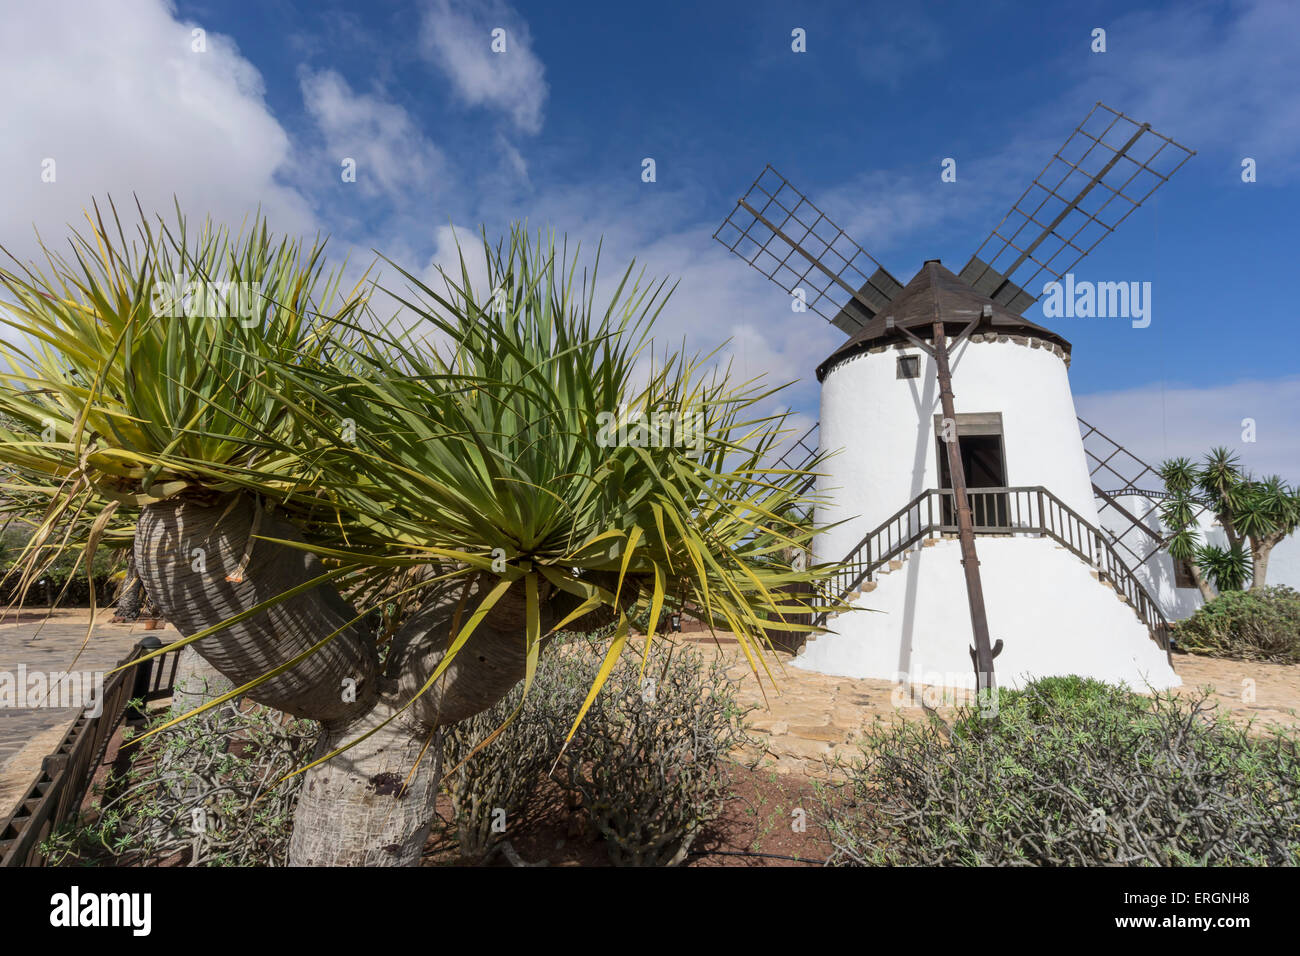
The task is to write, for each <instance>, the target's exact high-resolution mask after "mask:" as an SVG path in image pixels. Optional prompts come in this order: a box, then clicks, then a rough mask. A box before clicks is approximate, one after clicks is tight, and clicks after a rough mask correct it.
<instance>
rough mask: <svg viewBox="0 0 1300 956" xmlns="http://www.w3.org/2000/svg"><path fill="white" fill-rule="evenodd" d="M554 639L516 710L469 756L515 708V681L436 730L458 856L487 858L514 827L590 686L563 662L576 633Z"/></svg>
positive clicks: (518, 689)
mask: <svg viewBox="0 0 1300 956" xmlns="http://www.w3.org/2000/svg"><path fill="white" fill-rule="evenodd" d="M560 638H567V640H565V641H564V643H563V644H562V645H561V646H559V647H552V648H551V649H550V651H549V652H548V653H547V654H545V655H543V657H542V658H541V661H540V662H539V664H538V668H537V674H536V676H535V677H534V679H533V686H532V687H531V688H530V689H529V692H528V697H527V699H526V700H525V701H524V707H523V710H522V711H520V713H519V715H518V717H516V718H515V719H514V720H513V721H512V722H511V723H509V724H508V725H506V727H505V729H504V730H502V731H501V733H500V734H499V735H498V736H497V737H496V739H494V740H493V741H492V742H491V743H489V744H488V745H487V746H485V747H484V748H483V749H482V750H480V751H478V753H475V754H474V755H473V756H472V757H470V756H469V754H470V753H472V752H473V751H474V748H475V747H477V746H478V745H479V744H480V743H482V742H483V741H484V740H486V739H487V738H488V736H489V735H490V734H492V733H493V732H494V731H496V730H497V729H498V728H500V727H501V725H502V724H503V723H505V721H506V720H508V719H509V718H510V716H511V715H512V714H514V712H515V709H516V708H517V707H518V706H519V699H520V696H521V695H522V693H523V688H522V685H521V686H520V687H516V688H515V689H514V690H513V691H512V692H511V693H509V694H507V695H506V697H505V698H504V699H503V700H501V701H499V702H498V703H497V704H496V705H495V706H494V707H491V708H489V709H488V710H485V711H483V712H482V713H480V714H476V715H475V716H473V717H470V718H469V719H468V720H463V721H461V722H460V723H457V724H452V725H451V726H449V727H446V728H444V729H443V773H444V774H450V776H449V777H448V779H447V790H448V793H449V795H450V797H451V809H452V817H453V820H454V822H455V826H456V834H457V843H458V849H459V850H460V854H461V856H462V857H464V858H465V859H468V860H473V861H475V862H480V863H483V862H486V861H487V860H489V859H490V858H491V857H492V856H493V854H494V853H495V852H496V851H497V850H498V849H499V848H500V847H501V845H502V844H503V843H505V841H506V840H507V839H508V837H509V834H510V833H511V832H517V831H516V826H517V823H518V821H519V820H520V818H521V816H522V813H523V810H524V807H525V806H526V805H527V803H528V800H529V798H530V796H531V795H532V794H533V793H534V791H535V790H536V789H537V786H538V784H539V783H540V782H541V781H542V780H543V779H544V778H545V777H546V775H547V773H549V772H550V769H551V766H552V765H553V764H554V763H555V760H556V758H557V757H558V756H559V754H560V748H561V746H562V745H563V743H564V735H565V734H566V733H567V732H568V729H569V728H568V725H567V724H565V723H564V721H565V720H566V719H567V720H569V721H572V719H573V717H574V716H575V715H576V714H577V713H578V709H579V707H581V705H582V701H583V698H585V697H586V695H587V689H588V686H589V685H588V684H584V683H580V682H579V680H578V669H577V668H575V667H572V666H566V661H565V659H566V658H568V657H570V656H572V653H573V652H572V651H571V650H570V646H571V645H574V644H575V643H576V642H578V641H580V640H581V638H580V637H578V636H576V635H557V639H560ZM578 653H579V654H581V653H583V652H582V651H578ZM467 757H468V759H466V758H467ZM453 771H454V772H453Z"/></svg>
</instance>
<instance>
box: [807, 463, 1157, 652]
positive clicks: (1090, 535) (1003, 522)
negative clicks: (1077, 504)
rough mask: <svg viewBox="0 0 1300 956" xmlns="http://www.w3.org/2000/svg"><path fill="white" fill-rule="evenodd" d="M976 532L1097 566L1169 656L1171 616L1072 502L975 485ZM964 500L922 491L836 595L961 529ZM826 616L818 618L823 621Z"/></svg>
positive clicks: (846, 570) (852, 566) (848, 561)
mask: <svg viewBox="0 0 1300 956" xmlns="http://www.w3.org/2000/svg"><path fill="white" fill-rule="evenodd" d="M967 496H968V500H969V501H970V506H971V514H972V520H973V521H974V523H975V533H976V534H978V535H1004V536H1016V535H1024V536H1029V537H1048V538H1051V539H1052V540H1053V541H1055V542H1057V543H1058V544H1060V545H1061V546H1063V547H1065V548H1066V549H1068V550H1069V551H1070V552H1072V553H1073V554H1074V555H1076V556H1077V557H1079V558H1081V559H1082V560H1084V561H1086V562H1087V563H1088V564H1090V565H1092V567H1093V569H1094V570H1095V571H1096V572H1097V576H1098V578H1099V579H1100V580H1102V581H1106V582H1109V583H1110V584H1111V586H1112V587H1114V588H1115V590H1116V591H1117V592H1118V593H1119V594H1120V595H1122V596H1123V597H1124V599H1125V600H1126V601H1127V602H1128V604H1129V605H1130V606H1131V607H1132V608H1133V610H1134V611H1135V612H1136V613H1137V615H1138V617H1139V618H1140V619H1141V620H1142V622H1143V623H1144V624H1145V625H1146V627H1147V631H1148V633H1150V635H1151V639H1152V640H1153V641H1155V642H1156V643H1157V644H1158V645H1159V646H1160V647H1161V649H1163V650H1164V651H1165V653H1166V654H1168V653H1169V621H1168V619H1166V617H1165V615H1164V612H1163V611H1161V610H1160V605H1159V604H1157V603H1156V601H1155V600H1154V599H1153V598H1152V597H1151V595H1150V594H1148V593H1147V590H1146V588H1145V587H1143V585H1142V582H1141V581H1140V580H1139V579H1138V578H1137V577H1136V576H1135V575H1134V574H1133V572H1132V570H1130V569H1129V567H1128V566H1127V565H1126V564H1125V563H1124V561H1123V559H1122V558H1121V557H1120V556H1119V553H1118V552H1117V551H1116V550H1115V548H1114V547H1112V546H1111V544H1110V542H1108V541H1107V540H1106V537H1105V535H1103V534H1102V532H1101V531H1099V530H1098V529H1097V528H1095V527H1093V526H1092V525H1091V524H1089V523H1088V522H1087V521H1086V520H1084V519H1083V518H1082V517H1081V516H1080V515H1079V514H1078V513H1077V512H1075V511H1074V510H1073V509H1072V508H1071V507H1070V506H1069V505H1067V504H1066V503H1065V502H1063V501H1061V499H1059V498H1057V497H1056V496H1055V495H1054V494H1052V493H1051V492H1050V491H1048V490H1047V489H1046V488H1044V487H1042V486H1037V485H1036V486H1033V487H1020V488H971V489H968V491H967ZM955 505H956V500H955V498H954V495H953V492H952V491H951V490H950V489H935V488H931V489H928V490H926V491H923V492H921V493H920V494H919V495H917V496H916V497H915V498H913V499H912V500H911V501H909V502H908V503H907V504H906V505H904V506H903V507H902V508H900V509H899V510H898V511H897V512H895V513H894V514H893V515H891V516H890V517H889V518H886V519H885V520H884V521H883V522H882V523H881V524H880V525H879V526H878V527H876V528H875V529H873V530H872V531H870V532H868V533H867V534H866V535H864V536H863V538H862V540H861V541H859V542H858V543H857V545H856V546H854V548H853V549H852V550H851V551H850V552H849V553H848V555H847V556H846V557H845V559H844V561H843V562H842V567H841V569H840V571H839V572H838V573H837V574H836V575H834V576H833V577H832V578H831V579H830V581H829V590H830V591H831V595H832V596H833V597H836V598H839V599H841V600H843V599H844V598H846V597H847V596H848V595H849V594H851V593H852V592H854V591H856V590H857V589H858V588H860V587H861V586H862V584H863V583H865V582H867V581H871V580H874V578H875V574H876V572H877V571H878V570H879V569H880V568H881V567H883V566H884V565H885V564H886V563H887V562H888V561H890V560H892V559H894V558H896V557H898V556H899V555H900V554H902V553H903V552H904V551H907V550H908V549H909V548H911V547H913V546H915V545H916V544H917V543H918V542H920V541H921V540H922V539H923V538H927V537H935V536H938V535H942V534H956V533H957V521H956V517H955V515H956V511H955ZM826 617H827V615H826V613H825V612H823V613H822V614H820V615H818V617H817V618H816V619H815V621H814V623H816V624H823V623H825V621H826Z"/></svg>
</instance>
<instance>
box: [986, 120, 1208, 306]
mask: <svg viewBox="0 0 1300 956" xmlns="http://www.w3.org/2000/svg"><path fill="white" fill-rule="evenodd" d="M1194 155H1195V151H1194V150H1189V149H1188V148H1187V147H1186V146H1182V145H1181V144H1179V143H1176V142H1174V141H1173V140H1172V139H1170V138H1169V137H1168V136H1165V135H1163V134H1161V133H1157V132H1156V131H1155V130H1153V129H1152V128H1151V124H1150V123H1138V122H1137V121H1136V120H1133V119H1131V118H1130V117H1128V116H1125V115H1124V114H1123V113H1120V112H1118V111H1116V110H1113V109H1111V108H1110V107H1109V106H1107V105H1106V104H1104V103H1100V102H1099V103H1097V105H1096V106H1094V107H1093V108H1092V110H1091V111H1090V112H1089V113H1088V115H1087V116H1086V117H1085V118H1084V120H1083V122H1082V123H1080V124H1079V125H1078V126H1077V127H1075V130H1074V132H1073V133H1071V134H1070V137H1069V139H1067V140H1066V141H1065V144H1064V145H1063V146H1062V147H1061V148H1060V149H1058V150H1057V151H1056V154H1055V155H1054V156H1053V157H1052V159H1051V160H1050V161H1049V162H1048V164H1047V166H1045V167H1044V168H1043V171H1042V172H1041V173H1039V174H1038V176H1037V177H1036V178H1035V179H1034V181H1033V182H1032V183H1030V184H1029V188H1028V189H1026V190H1025V191H1024V193H1023V194H1022V195H1021V196H1020V198H1019V199H1017V200H1016V203H1015V205H1013V206H1012V207H1011V210H1010V211H1009V212H1008V213H1007V214H1006V215H1005V216H1004V217H1003V218H1002V221H1001V222H1000V223H998V225H997V227H996V228H995V229H994V230H993V232H991V233H990V234H989V236H988V238H987V239H985V240H984V242H982V243H981V244H980V247H979V248H978V249H976V250H975V254H974V255H973V256H971V259H970V261H969V262H968V263H966V266H965V267H964V268H963V269H962V271H961V277H962V279H964V280H965V281H966V282H968V283H970V284H971V285H973V286H974V287H975V289H976V290H977V291H979V292H981V293H983V294H984V295H987V296H988V297H989V298H991V299H993V300H994V301H995V302H997V303H999V304H1000V305H1003V306H1006V307H1007V308H1008V309H1010V310H1011V311H1012V312H1015V313H1021V312H1024V311H1025V309H1027V308H1029V307H1030V306H1031V305H1033V304H1034V302H1036V301H1037V300H1038V297H1039V296H1040V295H1041V294H1042V289H1043V286H1044V285H1045V284H1046V283H1048V282H1052V281H1056V280H1059V279H1060V278H1061V277H1062V276H1064V275H1065V274H1066V273H1067V272H1069V271H1070V270H1071V269H1073V268H1074V267H1075V266H1076V265H1077V264H1078V263H1079V261H1080V260H1081V259H1082V258H1083V257H1084V256H1086V255H1087V254H1088V253H1089V252H1091V251H1092V250H1093V249H1094V248H1095V247H1096V246H1097V243H1099V242H1101V240H1103V239H1105V238H1106V237H1107V236H1108V235H1110V234H1111V233H1112V232H1114V231H1115V229H1116V227H1118V226H1119V224H1120V223H1121V222H1123V221H1124V220H1125V219H1127V218H1128V217H1129V215H1130V214H1131V213H1132V212H1133V210H1135V209H1137V208H1138V207H1139V206H1141V205H1142V203H1143V202H1145V201H1146V200H1147V199H1148V198H1149V197H1150V196H1151V194H1152V193H1154V192H1155V191H1156V190H1157V189H1159V188H1160V187H1161V186H1162V185H1164V184H1165V183H1166V182H1168V181H1169V178H1170V177H1171V176H1173V174H1174V173H1175V172H1177V171H1178V170H1179V169H1180V168H1181V167H1182V165H1183V164H1184V163H1185V162H1187V160H1189V159H1190V158H1191V157H1192V156H1194Z"/></svg>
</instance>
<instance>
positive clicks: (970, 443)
mask: <svg viewBox="0 0 1300 956" xmlns="http://www.w3.org/2000/svg"><path fill="white" fill-rule="evenodd" d="M938 424H939V423H938V422H936V425H938ZM936 431H938V430H937V429H936ZM935 437H936V443H937V451H938V455H939V487H940V488H941V489H942V490H944V491H950V490H951V488H952V474H951V472H950V470H949V468H948V452H947V449H946V448H944V445H943V440H942V437H941V432H940V433H937V434H936V436H935ZM957 445H958V447H959V448H960V450H961V465H962V470H963V471H964V472H965V473H966V493H967V495H968V496H969V498H970V506H971V518H972V520H973V521H974V524H975V529H976V530H977V531H979V530H986V531H987V530H993V529H998V528H1009V527H1010V524H1011V522H1010V518H1009V509H1008V504H1007V492H1006V490H1005V489H1006V487H1007V463H1006V452H1005V449H1004V447H1003V443H1002V415H1001V413H998V412H993V413H988V414H974V415H958V416H957ZM943 523H944V525H945V526H949V525H951V526H952V527H953V528H954V529H955V528H956V526H957V513H956V510H955V500H954V497H953V495H952V494H946V495H944V496H943Z"/></svg>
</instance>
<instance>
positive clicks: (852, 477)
mask: <svg viewBox="0 0 1300 956" xmlns="http://www.w3.org/2000/svg"><path fill="white" fill-rule="evenodd" d="M936 316H938V317H940V318H941V320H942V321H943V323H944V332H945V334H946V336H947V338H948V340H949V342H950V343H952V342H956V344H955V345H954V346H953V348H952V352H951V368H952V386H953V393H954V396H955V402H956V411H957V416H956V421H955V422H952V423H948V424H947V427H949V428H955V431H956V435H957V438H958V443H959V447H960V450H961V456H962V462H963V468H964V471H965V474H966V482H967V486H968V487H969V488H970V489H971V490H972V492H971V505H972V508H973V510H974V519H975V523H976V530H977V535H978V537H977V548H978V553H979V559H980V564H981V567H980V570H981V576H982V579H983V589H984V599H985V605H986V608H987V613H988V622H989V631H990V635H991V638H992V640H993V641H994V642H995V643H996V642H997V641H1001V642H1002V650H1001V652H1000V654H999V656H998V657H997V659H996V661H995V667H996V671H997V675H998V683H999V684H1000V685H1001V686H1010V687H1015V686H1020V685H1021V684H1023V683H1024V682H1025V680H1027V679H1030V678H1035V677H1044V676H1050V675H1065V674H1078V675H1081V676H1089V677H1096V678H1098V679H1102V680H1106V681H1110V682H1112V683H1120V682H1123V683H1127V684H1129V685H1130V686H1133V687H1136V688H1142V687H1146V686H1151V687H1155V688H1165V687H1170V686H1174V685H1177V684H1178V683H1180V681H1179V679H1178V677H1177V676H1176V675H1175V674H1174V672H1173V668H1172V667H1171V666H1170V663H1169V658H1168V654H1167V651H1166V650H1164V649H1162V647H1161V646H1160V645H1159V643H1158V641H1161V640H1163V632H1162V630H1161V628H1160V626H1159V625H1160V615H1159V614H1158V612H1157V611H1156V609H1155V607H1154V606H1153V603H1148V602H1149V599H1148V596H1147V594H1146V593H1145V591H1144V590H1143V586H1142V584H1143V582H1142V580H1141V579H1140V578H1137V577H1136V576H1133V575H1129V574H1127V573H1126V572H1125V571H1124V570H1123V567H1122V562H1121V560H1120V558H1119V555H1118V554H1117V553H1116V551H1115V550H1114V548H1113V547H1112V546H1111V545H1110V543H1109V540H1108V536H1107V535H1106V534H1105V533H1103V532H1102V531H1101V530H1100V525H1099V519H1098V513H1097V507H1096V504H1095V499H1094V494H1093V488H1092V480H1091V478H1090V475H1089V469H1088V464H1087V460H1086V458H1085V454H1084V449H1083V443H1082V440H1081V437H1080V433H1079V427H1078V423H1077V418H1076V415H1075V410H1074V400H1073V398H1072V396H1071V394H1070V384H1069V376H1068V371H1067V369H1068V366H1069V356H1070V344H1069V342H1067V341H1066V340H1065V339H1063V338H1062V337H1061V336H1059V335H1057V334H1056V333H1054V332H1051V331H1050V330H1047V329H1044V328H1042V327H1040V326H1038V325H1035V324H1034V323H1032V322H1029V321H1028V320H1027V319H1025V318H1023V317H1022V316H1020V315H1017V314H1015V313H1013V312H1011V311H1009V310H1007V309H1006V308H1003V307H1002V306H1000V305H997V304H996V303H994V302H993V300H992V299H989V298H987V297H986V296H984V295H981V294H980V293H978V292H977V291H976V290H975V289H974V288H972V287H971V286H970V285H968V284H967V283H965V282H964V281H962V279H960V278H959V277H958V276H956V275H954V274H953V273H952V272H951V271H949V270H947V269H945V268H943V267H942V266H941V265H938V263H937V262H936V263H934V264H933V267H931V264H929V263H927V265H926V267H924V268H923V269H922V270H921V271H920V272H919V273H918V274H917V275H916V276H915V277H914V278H913V279H912V281H911V282H909V283H908V284H907V286H906V287H905V288H904V289H903V291H902V292H900V293H899V294H898V295H897V296H896V297H894V298H893V300H892V301H890V302H889V304H888V306H887V307H886V308H885V310H884V312H883V313H882V314H881V315H880V316H877V317H876V318H873V319H872V320H871V321H869V322H867V323H866V325H865V326H864V327H863V328H862V329H861V330H860V331H859V332H858V333H857V334H856V335H854V336H853V338H851V339H850V340H849V341H848V342H847V343H845V344H844V345H843V346H841V347H840V348H839V349H837V350H836V351H835V352H834V353H833V354H832V355H831V356H830V357H829V358H828V359H827V360H826V361H825V362H823V363H822V364H821V366H820V367H819V368H818V370H817V376H818V379H819V380H820V381H821V383H822V392H821V430H820V435H821V439H820V440H821V447H822V448H823V449H824V450H836V449H837V450H838V454H836V455H835V456H834V457H832V458H830V459H829V460H828V461H827V462H826V464H825V465H824V466H823V467H822V470H823V471H824V472H825V473H826V476H825V477H824V478H823V479H822V480H821V481H820V482H819V486H818V491H819V492H820V493H821V494H822V495H823V496H824V497H825V498H826V499H827V500H829V501H830V502H831V504H830V505H829V507H828V508H826V509H824V510H819V512H818V515H817V520H818V523H819V524H836V527H834V528H833V529H832V530H830V531H829V532H827V533H826V534H824V535H820V536H818V539H817V540H816V543H815V547H814V553H813V558H814V560H815V561H817V562H838V561H841V560H843V559H844V557H845V555H849V554H852V555H854V559H853V561H852V564H853V568H852V569H851V571H850V572H849V573H847V574H846V575H844V576H843V579H842V580H841V582H840V583H841V585H842V586H843V587H845V588H850V589H851V590H850V592H849V593H850V596H851V600H852V602H853V604H854V605H855V607H856V608H861V610H854V611H851V612H847V613H843V614H840V615H837V616H835V617H834V618H832V619H831V620H830V621H829V623H828V626H829V627H830V629H831V631H832V633H829V634H823V635H819V636H817V637H815V638H813V639H811V640H810V641H809V642H808V643H807V645H806V646H805V648H804V649H803V651H802V652H801V654H800V656H799V657H798V658H797V659H796V660H795V662H794V663H795V665H796V666H798V667H803V668H807V669H809V670H814V671H819V672H822V673H828V674H840V675H844V676H850V677H875V678H885V679H889V680H900V681H908V682H913V683H926V684H940V685H944V686H967V687H969V686H973V684H974V673H973V668H972V665H971V658H970V651H969V648H970V647H971V645H972V644H973V638H972V634H971V624H970V616H969V611H968V605H967V595H966V586H965V582H964V578H963V572H962V566H961V554H960V549H959V542H958V541H957V540H956V533H955V532H956V527H955V517H954V514H953V510H952V496H951V493H948V494H945V493H944V492H943V489H945V488H947V487H949V484H950V483H949V478H948V474H947V471H948V469H947V460H946V456H945V455H944V452H943V450H942V446H941V444H940V434H941V432H942V430H943V429H944V427H945V423H944V422H943V421H942V413H941V406H940V397H939V390H938V384H937V380H936V368H935V363H934V361H933V360H932V359H931V358H930V356H929V355H928V354H927V353H926V352H925V351H923V350H922V349H921V348H919V347H917V346H916V344H915V343H914V342H913V341H912V340H911V339H910V338H909V337H908V335H907V334H906V332H904V331H903V330H905V329H906V330H909V331H911V332H912V334H914V335H916V336H918V337H920V338H923V339H924V338H927V337H928V336H929V335H930V334H931V330H932V326H933V323H934V322H935V320H936ZM977 318H978V319H979V320H980V321H979V323H978V325H976V326H975V327H974V329H973V331H972V332H971V333H970V334H969V335H968V336H967V337H964V338H961V339H960V341H957V339H958V337H959V336H960V335H961V333H962V332H963V330H966V329H967V327H968V324H969V323H971V321H972V320H974V319H977ZM981 489H996V490H981Z"/></svg>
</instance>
